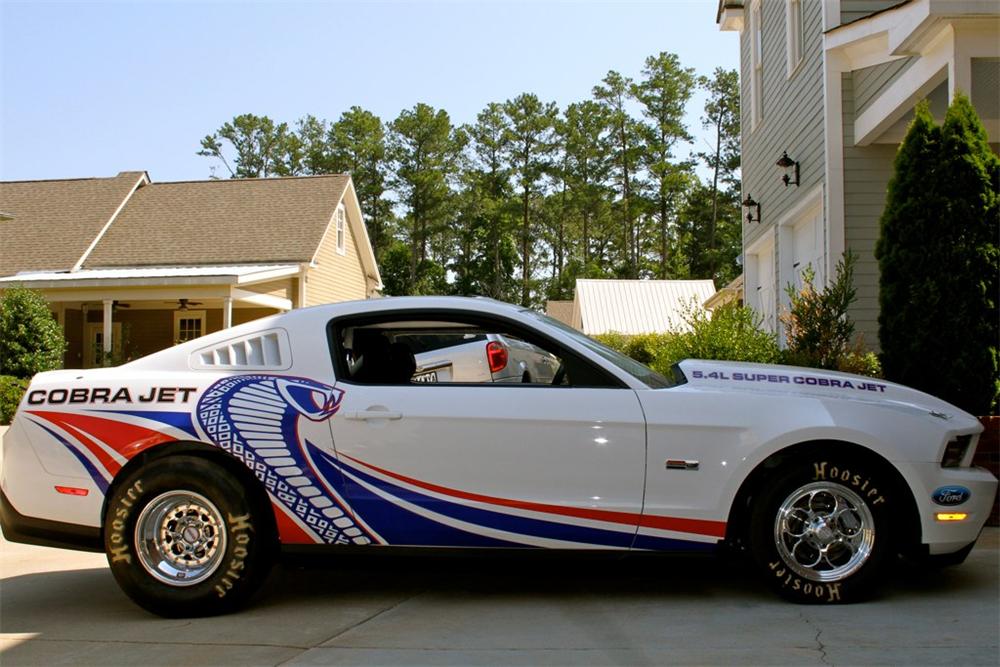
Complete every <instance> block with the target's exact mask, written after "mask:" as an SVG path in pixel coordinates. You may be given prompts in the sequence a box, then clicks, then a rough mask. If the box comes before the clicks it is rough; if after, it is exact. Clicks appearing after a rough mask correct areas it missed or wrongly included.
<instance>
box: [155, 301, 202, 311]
mask: <svg viewBox="0 0 1000 667" xmlns="http://www.w3.org/2000/svg"><path fill="white" fill-rule="evenodd" d="M163 303H176V304H177V310H187V309H188V306H200V305H201V304H202V302H201V301H191V300H190V299H177V300H176V301H164V302H163Z"/></svg>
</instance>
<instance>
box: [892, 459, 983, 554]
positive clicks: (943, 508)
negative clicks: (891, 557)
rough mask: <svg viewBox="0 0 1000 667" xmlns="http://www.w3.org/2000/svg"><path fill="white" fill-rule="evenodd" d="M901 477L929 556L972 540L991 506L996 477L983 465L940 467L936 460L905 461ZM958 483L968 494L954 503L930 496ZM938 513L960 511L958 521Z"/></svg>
mask: <svg viewBox="0 0 1000 667" xmlns="http://www.w3.org/2000/svg"><path fill="white" fill-rule="evenodd" d="M903 472H904V477H906V479H907V482H909V485H910V490H911V491H913V497H914V499H915V500H916V502H917V509H918V511H919V512H920V528H921V540H920V541H921V542H922V543H923V544H924V545H926V547H927V553H929V554H930V555H932V556H933V555H938V554H950V553H954V552H956V551H959V550H961V549H963V548H964V547H967V546H968V545H970V544H972V543H973V542H975V540H976V538H977V537H979V533H980V532H981V531H982V529H983V525H984V524H985V523H986V520H987V519H988V518H989V516H990V512H991V511H992V509H993V499H994V498H995V497H996V494H997V479H996V477H994V476H993V475H992V474H991V473H990V472H989V471H988V470H985V469H983V468H942V467H941V466H940V464H937V463H915V464H909V465H908V466H906V468H905V469H904V471H903ZM951 486H961V487H965V488H966V489H968V490H969V492H970V493H969V497H968V499H967V500H965V502H963V503H961V504H958V505H939V504H937V503H935V502H934V501H933V499H932V496H933V495H934V492H935V491H936V490H937V489H940V488H942V487H951ZM939 512H949V513H955V512H961V513H963V514H965V515H966V518H965V519H964V520H962V521H939V520H938V519H937V518H936V517H937V514H938V513H939Z"/></svg>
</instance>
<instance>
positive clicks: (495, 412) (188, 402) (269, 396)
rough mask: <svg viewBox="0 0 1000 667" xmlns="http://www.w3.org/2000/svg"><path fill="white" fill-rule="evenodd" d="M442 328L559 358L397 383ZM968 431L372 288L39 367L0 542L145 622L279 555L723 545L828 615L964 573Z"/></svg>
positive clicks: (239, 599) (7, 467)
mask: <svg viewBox="0 0 1000 667" xmlns="http://www.w3.org/2000/svg"><path fill="white" fill-rule="evenodd" d="M449 333H450V334H453V337H454V338H455V339H456V340H465V341H478V342H477V345H482V344H484V343H486V342H487V341H494V340H501V339H503V340H517V341H523V342H524V343H526V344H529V345H531V346H533V347H534V348H537V349H538V350H540V351H543V352H544V354H545V355H549V356H550V357H551V358H552V359H553V360H554V363H555V365H556V367H555V370H554V372H552V373H551V374H548V375H545V376H530V377H527V378H522V380H523V381H521V382H494V381H493V380H492V376H491V375H490V374H481V376H479V377H474V378H471V379H470V378H465V379H462V378H453V380H454V381H437V382H427V381H419V377H416V378H415V376H416V375H419V374H418V373H417V361H416V355H417V354H420V353H422V352H423V350H419V349H414V348H413V347H411V346H410V345H408V341H409V342H410V343H414V341H417V340H422V339H423V340H426V338H427V336H429V335H432V334H433V335H438V336H440V335H444V334H449ZM484 347H485V346H484ZM439 380H441V378H439ZM981 430H982V426H981V425H980V423H979V422H978V420H977V419H976V418H974V417H972V416H971V415H968V414H966V413H964V412H962V411H961V410H959V409H958V408H956V407H954V406H952V405H949V404H948V403H945V402H944V401H941V400H938V399H936V398H934V397H932V396H929V395H927V394H924V393H921V392H919V391H915V390H913V389H908V388H906V387H903V386H899V385H896V384H893V383H890V382H886V381H883V380H878V379H872V378H866V377H859V376H854V375H846V374H840V373H834V372H829V371H822V370H815V369H806V368H795V367H788V366H771V365H759V364H747V363H737V362H729V361H699V360H694V359H689V360H686V361H682V362H681V363H679V364H678V365H677V366H675V367H674V369H673V373H672V376H671V377H664V376H662V375H660V374H658V373H656V372H654V371H653V370H651V369H649V368H647V367H645V366H643V365H642V364H639V363H637V362H635V361H633V360H632V359H629V358H628V357H625V356H623V355H621V354H619V353H618V352H615V351H614V350H611V349H609V348H607V347H605V346H603V345H601V344H599V343H597V342H596V341H594V340H592V339H591V338H589V337H587V336H585V335H583V334H582V333H580V332H579V331H576V330H574V329H572V328H570V327H567V326H565V325H563V324H561V323H559V322H557V321H555V320H552V319H550V318H548V317H546V316H544V315H541V314H539V313H537V312H534V311H532V310H530V309H526V308H522V307H519V306H514V305H510V304H504V303H500V302H497V301H492V300H488V299H480V298H452V297H408V298H385V299H374V300H368V301H358V302H349V303H339V304H330V305H325V306H317V307H312V308H305V309H301V310H293V311H290V312H287V313H283V314H280V315H275V316H272V317H268V318H264V319H260V320H256V321H254V322H250V323H248V324H244V325H241V326H238V327H234V328H231V329H226V330H223V331H219V332H217V333H213V334H210V335H208V336H204V337H202V338H198V339H196V340H192V341H189V342H186V343H183V344H180V345H177V346H175V347H173V348H170V349H167V350H163V351H161V352H158V353H155V354H152V355H150V356H148V357H145V358H142V359H139V360H137V361H133V362H131V363H128V364H125V365H123V366H120V367H117V368H103V369H93V370H83V371H81V370H64V371H52V372H47V373H41V374H39V375H37V376H36V377H35V378H34V379H33V381H32V382H31V385H30V387H29V388H28V390H27V392H26V394H25V396H24V398H23V400H22V401H21V404H20V406H19V408H18V411H17V414H16V416H15V418H14V420H13V423H12V424H11V427H10V430H9V432H8V433H7V435H6V438H5V441H4V459H3V469H2V478H0V490H2V494H0V519H2V525H3V532H4V534H5V535H6V537H7V539H9V540H12V541H16V542H25V543H31V544H43V545H49V546H60V547H67V548H75V549H86V550H100V551H104V552H105V553H106V554H107V558H108V563H109V565H110V569H111V571H112V573H113V575H114V577H115V578H116V579H117V581H118V583H119V584H120V585H121V587H122V588H123V589H124V591H125V592H126V593H127V594H128V595H129V596H130V597H131V598H132V599H133V600H135V601H136V602H137V603H138V604H139V605H141V606H142V607H145V608H146V609H148V610H151V611H153V612H155V613H157V614H161V615H164V616H198V615H207V614H217V613H223V612H227V611H231V610H233V609H236V608H237V607H239V606H240V605H242V604H244V603H245V602H246V601H247V600H248V599H249V598H250V596H251V595H252V594H253V593H254V592H255V590H256V589H257V588H258V587H259V585H260V583H261V582H262V580H263V579H264V577H265V575H266V574H267V572H268V570H269V568H270V567H271V565H272V563H273V562H274V560H275V558H276V557H277V556H278V555H279V553H280V551H281V550H282V549H287V550H291V549H295V550H302V549H313V550H320V551H322V550H323V549H331V550H352V551H355V552H357V551H361V552H365V551H366V550H370V549H387V548H391V547H425V548H449V549H456V548H459V549H562V550H583V549H587V550H605V551H618V552H628V551H708V552H710V551H714V550H717V549H719V548H720V547H727V550H732V551H736V552H738V553H743V554H745V555H746V556H747V557H748V558H749V559H750V560H751V561H752V562H753V563H754V565H755V567H756V568H757V569H758V571H759V572H760V573H761V575H762V576H763V577H764V579H765V580H766V581H767V582H769V583H770V584H771V585H772V586H773V587H774V588H775V589H776V590H777V591H778V592H780V593H781V594H782V595H784V596H785V597H787V598H789V599H791V600H793V601H796V602H803V603H825V604H835V603H843V602H850V601H855V600H860V599H863V598H864V597H866V596H868V595H870V594H871V592H872V591H873V590H874V589H875V587H876V585H877V583H878V581H879V574H880V573H881V572H882V571H884V569H885V568H886V567H887V566H888V565H890V564H891V563H892V562H893V561H894V559H895V558H896V557H897V555H899V554H904V555H907V556H910V557H913V558H922V559H924V560H929V561H932V562H937V563H957V562H961V561H962V560H963V559H964V558H965V556H966V555H967V554H968V553H969V551H970V550H971V549H972V547H973V545H974V544H975V541H976V539H977V537H978V535H979V533H980V530H981V529H982V526H983V524H984V522H985V520H986V519H987V517H988V515H989V512H990V509H991V506H992V503H993V498H994V496H995V494H996V489H997V481H996V479H995V478H994V477H993V476H992V475H991V474H990V473H988V472H987V471H984V470H981V469H978V468H975V467H972V465H971V461H972V458H973V456H974V454H975V449H976V445H977V441H978V439H979V434H980V432H981Z"/></svg>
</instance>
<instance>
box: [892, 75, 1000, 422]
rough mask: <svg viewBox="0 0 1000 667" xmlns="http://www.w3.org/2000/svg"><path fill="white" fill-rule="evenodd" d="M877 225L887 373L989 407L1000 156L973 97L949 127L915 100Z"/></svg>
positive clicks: (961, 99) (997, 377)
mask: <svg viewBox="0 0 1000 667" xmlns="http://www.w3.org/2000/svg"><path fill="white" fill-rule="evenodd" d="M880 225H881V227H880V236H879V240H878V244H877V245H876V248H875V257H876V258H877V259H878V262H879V289H880V291H879V311H880V312H879V341H880V342H881V345H882V358H881V361H882V365H883V366H884V368H885V377H886V378H887V379H889V380H893V381H894V382H900V383H902V384H906V385H909V386H911V387H914V388H916V389H921V390H923V391H927V392H930V393H932V394H934V395H935V396H939V397H940V398H942V399H944V400H946V401H948V402H950V403H953V404H954V405H957V406H958V407H960V408H963V409H964V410H967V411H968V412H971V413H972V414H977V415H985V414H990V413H991V412H992V411H995V410H996V409H997V399H998V397H1000V353H998V341H1000V307H998V295H1000V243H998V239H1000V158H998V157H997V155H996V154H995V153H993V151H992V150H990V146H989V138H988V137H987V134H986V130H985V129H984V128H983V125H982V123H981V122H980V120H979V118H978V116H977V115H976V111H975V109H973V107H972V104H971V103H970V102H969V99H968V98H967V97H966V96H964V95H961V94H957V95H955V99H954V100H953V101H952V103H951V105H950V107H949V108H948V112H947V115H946V116H945V119H944V124H943V125H942V126H938V125H937V124H936V123H935V122H934V118H933V117H932V115H931V113H930V109H929V107H928V106H927V104H926V103H921V104H919V105H917V110H916V113H915V116H914V119H913V122H912V123H911V124H910V127H909V130H908V131H907V134H906V138H905V139H904V140H903V143H902V144H901V145H900V147H899V151H898V153H897V154H896V161H895V173H894V175H893V177H892V180H890V181H889V187H888V193H887V196H886V204H885V211H884V212H883V214H882V218H881V220H880Z"/></svg>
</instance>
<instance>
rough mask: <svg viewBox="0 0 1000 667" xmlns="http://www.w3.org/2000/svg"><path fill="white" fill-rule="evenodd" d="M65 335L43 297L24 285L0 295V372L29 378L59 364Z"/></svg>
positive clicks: (61, 361)
mask: <svg viewBox="0 0 1000 667" xmlns="http://www.w3.org/2000/svg"><path fill="white" fill-rule="evenodd" d="M65 352H66V338H65V336H64V335H63V331H62V328H61V327H60V326H59V323H58V322H56V320H55V318H53V317H52V313H51V312H49V305H48V303H47V302H46V301H45V298H44V297H43V296H42V295H41V294H39V293H38V292H34V291H32V290H29V289H25V288H23V287H11V288H8V289H6V290H4V293H3V296H2V297H0V375H13V376H14V377H19V378H28V377H31V376H32V375H34V374H35V373H40V372H41V371H50V370H53V369H56V368H61V367H62V364H63V354H64V353H65Z"/></svg>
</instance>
